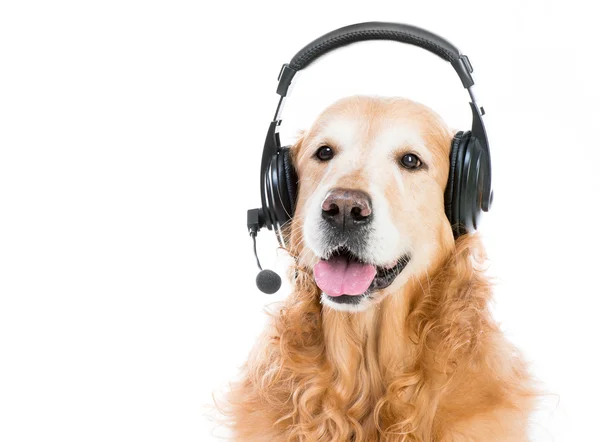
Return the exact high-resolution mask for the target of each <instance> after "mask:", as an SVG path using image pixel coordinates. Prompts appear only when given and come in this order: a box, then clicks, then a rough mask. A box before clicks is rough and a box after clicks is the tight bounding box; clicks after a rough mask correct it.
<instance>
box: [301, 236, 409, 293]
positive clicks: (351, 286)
mask: <svg viewBox="0 0 600 442" xmlns="http://www.w3.org/2000/svg"><path fill="white" fill-rule="evenodd" d="M409 261H410V256H409V255H407V254H405V255H403V256H402V257H400V258H399V259H398V260H397V261H396V262H395V263H394V264H391V265H388V266H377V265H375V264H371V263H368V262H365V261H363V260H361V259H360V258H359V257H358V256H356V255H355V254H354V253H352V251H350V250H348V249H347V248H345V247H340V248H337V249H335V250H334V251H333V252H332V253H330V254H329V256H328V257H327V258H321V259H320V260H319V262H318V263H317V264H316V265H315V267H314V269H313V274H314V277H315V282H316V283H317V285H318V286H319V288H320V289H321V290H322V291H323V294H324V295H326V296H327V297H328V299H329V300H331V301H333V302H337V303H340V304H358V303H359V302H361V301H362V299H363V298H364V297H369V296H370V295H371V294H372V293H373V292H374V291H376V290H381V289H384V288H386V287H388V286H389V285H390V284H392V282H394V280H395V279H396V277H397V276H398V275H399V274H400V273H401V272H402V270H404V268H405V267H406V265H407V264H408V262H409Z"/></svg>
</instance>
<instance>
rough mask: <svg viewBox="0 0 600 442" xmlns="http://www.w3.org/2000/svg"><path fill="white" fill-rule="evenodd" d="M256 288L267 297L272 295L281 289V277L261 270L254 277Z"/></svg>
mask: <svg viewBox="0 0 600 442" xmlns="http://www.w3.org/2000/svg"><path fill="white" fill-rule="evenodd" d="M256 287H258V289H259V290H260V291H261V292H263V293H266V294H267V295H272V294H273V293H275V292H276V291H277V290H279V288H280V287H281V277H280V276H279V275H278V274H277V273H275V272H274V271H273V270H261V271H260V272H258V275H256Z"/></svg>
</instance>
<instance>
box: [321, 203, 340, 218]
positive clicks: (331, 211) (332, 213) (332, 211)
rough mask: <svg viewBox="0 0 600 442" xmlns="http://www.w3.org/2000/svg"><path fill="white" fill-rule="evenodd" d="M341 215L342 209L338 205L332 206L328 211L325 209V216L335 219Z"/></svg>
mask: <svg viewBox="0 0 600 442" xmlns="http://www.w3.org/2000/svg"><path fill="white" fill-rule="evenodd" d="M339 213H340V208H339V207H338V206H337V204H330V205H329V208H328V209H327V210H325V209H323V215H324V216H329V217H334V216H336V215H338V214H339Z"/></svg>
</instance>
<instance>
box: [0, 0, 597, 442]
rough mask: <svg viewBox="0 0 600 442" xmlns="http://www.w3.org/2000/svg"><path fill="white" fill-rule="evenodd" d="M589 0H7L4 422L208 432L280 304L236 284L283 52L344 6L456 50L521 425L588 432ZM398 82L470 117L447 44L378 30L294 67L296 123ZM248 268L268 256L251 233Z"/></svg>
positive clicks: (592, 133) (591, 294)
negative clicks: (529, 394)
mask: <svg viewBox="0 0 600 442" xmlns="http://www.w3.org/2000/svg"><path fill="white" fill-rule="evenodd" d="M593 4H594V2H591V1H588V2H584V1H579V2H578V1H569V2H558V1H533V0H520V1H501V2H500V1H497V2H482V1H452V2H450V1H439V2H426V1H423V2H421V1H420V2H416V1H410V2H408V1H390V2H377V1H374V0H371V1H368V2H358V3H356V4H354V3H353V2H348V1H346V2H328V1H324V0H322V1H318V2H310V1H306V0H305V1H302V2H295V3H292V2H283V1H273V2H257V1H248V2H242V1H240V2H237V3H234V2H201V1H189V2H180V1H168V2H167V1H163V2H158V1H138V2H135V1H102V2H76V1H72V2H65V1H61V2H41V1H40V2H28V1H18V2H17V1H13V2H11V1H4V2H2V4H1V6H0V440H2V441H3V442H13V441H55V440H56V441H62V442H65V441H106V440H111V441H134V440H139V441H142V440H143V441H209V440H213V437H212V436H210V435H211V433H214V434H221V433H222V431H220V430H213V429H214V427H215V424H214V423H213V422H211V421H210V420H208V418H207V417H206V416H207V414H210V407H207V406H208V405H210V404H211V403H212V397H211V395H212V393H213V392H216V393H217V394H218V393H219V392H220V391H223V389H224V388H226V385H227V382H228V381H229V380H230V379H233V378H234V377H235V375H236V373H237V372H238V368H239V366H240V365H241V364H242V363H243V361H244V359H245V357H246V355H247V353H248V351H249V350H250V348H251V347H252V345H253V342H254V341H255V339H256V337H257V335H258V334H259V332H260V331H261V330H262V328H263V325H264V323H265V314H264V313H263V310H264V308H265V306H266V305H268V304H269V303H271V302H272V301H277V300H281V299H284V297H285V295H286V293H285V289H284V290H282V291H281V292H280V293H279V294H277V295H275V296H272V297H267V296H266V295H263V294H261V293H259V292H258V290H257V289H256V288H255V286H254V276H255V274H256V269H255V264H254V257H253V255H252V252H251V241H250V239H249V237H248V235H247V232H246V227H245V222H246V220H245V216H246V209H248V208H252V207H255V206H256V205H257V204H258V202H259V186H258V178H259V162H260V155H261V152H262V143H263V140H264V136H265V133H266V129H267V126H268V123H269V121H270V118H271V117H272V115H273V112H274V109H275V104H276V100H277V96H276V95H275V87H276V77H277V74H278V72H279V68H280V65H281V64H282V63H283V62H286V61H288V60H289V59H290V58H291V57H292V55H293V54H294V53H295V52H296V51H297V50H299V49H300V48H301V47H302V46H304V45H305V44H306V43H308V42H309V41H311V40H312V39H314V38H316V37H318V36H320V35H321V34H323V33H326V32H328V31H330V30H333V29H335V28H337V27H340V26H343V25H347V24H351V23H354V22H359V21H369V20H383V21H400V22H405V23H411V24H414V25H418V26H422V27H425V28H427V29H430V30H432V31H434V32H436V33H439V34H440V35H442V36H444V37H446V38H448V39H449V40H450V41H452V42H453V43H455V44H456V45H457V46H458V47H459V48H461V49H462V50H463V52H465V53H467V54H468V55H469V56H470V58H471V61H472V63H473V65H474V67H475V73H474V76H475V80H476V83H477V94H478V98H479V101H480V102H481V104H483V105H484V106H485V108H486V110H487V112H488V115H487V119H486V125H487V128H488V133H489V136H490V139H491V147H492V150H493V163H494V183H495V190H496V193H495V195H496V199H495V206H494V208H493V211H492V212H491V213H490V214H489V215H488V216H487V217H486V218H485V224H484V226H483V229H482V233H483V235H484V240H485V243H486V245H487V249H488V252H489V256H490V259H491V263H492V264H491V269H490V271H491V273H492V274H493V275H494V276H495V277H496V278H497V282H498V285H497V288H496V303H495V307H494V311H495V314H496V317H497V318H498V320H500V321H501V323H502V327H503V329H504V330H505V331H506V334H507V335H508V336H509V337H510V339H511V340H512V341H513V342H514V343H515V344H516V345H518V346H519V348H521V349H522V350H523V351H524V353H525V355H526V357H527V359H528V360H529V361H531V367H532V370H533V372H534V373H535V375H536V376H537V377H538V378H539V379H540V380H541V381H543V382H544V386H545V388H546V390H547V391H548V392H550V393H552V395H551V396H548V397H547V399H546V400H545V401H544V403H543V406H542V408H541V411H540V412H539V413H538V415H536V417H535V419H534V422H533V424H532V437H533V439H534V440H536V441H575V440H580V441H592V440H600V437H599V436H598V433H597V430H596V428H597V420H598V411H599V410H600V406H599V405H598V402H599V400H598V398H599V395H600V381H599V377H600V374H599V371H598V365H597V362H598V358H597V352H598V349H599V347H600V346H599V344H598V339H599V337H600V336H599V335H600V334H599V332H598V327H599V322H600V321H599V319H598V316H599V312H598V306H599V302H598V296H599V295H600V290H599V288H598V272H599V269H598V264H599V262H600V259H599V258H598V250H599V248H600V234H599V229H598V225H599V221H598V216H597V214H598V201H599V198H598V191H599V190H600V178H599V175H600V173H599V172H598V165H599V162H600V154H599V147H600V146H599V144H600V143H599V142H598V127H599V123H598V122H599V121H600V88H599V87H598V79H599V78H600V69H599V66H598V62H597V54H598V48H597V44H598V43H600V33H599V32H598V26H597V17H598V13H597V12H594V11H593V10H592V5H593ZM356 93H363V94H378V95H401V96H406V97H409V98H412V99H415V100H418V101H421V102H423V103H425V104H427V105H429V106H430V107H432V108H434V109H435V110H437V111H438V112H439V113H441V114H442V116H443V117H444V118H445V119H446V120H447V121H448V122H449V123H450V124H451V125H452V126H453V127H455V128H462V129H468V128H469V124H470V116H469V108H468V104H467V95H466V92H465V91H464V90H463V89H462V87H461V85H460V82H459V80H458V78H457V77H456V76H455V74H454V72H453V70H452V69H451V68H450V66H449V65H447V64H446V63H445V62H443V61H441V60H438V59H437V58H436V57H435V56H433V55H430V54H428V53H426V52H424V51H422V50H419V49H415V48H412V47H407V46H405V45H399V44H393V43H386V42H376V43H364V44H359V45H355V46H354V47H352V48H349V49H344V50H341V51H338V52H336V53H335V54H332V55H330V56H328V57H326V58H325V59H323V60H322V61H321V62H319V63H317V64H315V65H314V66H312V67H311V68H310V69H308V70H306V71H305V72H303V73H302V74H299V75H298V76H297V82H296V84H295V86H294V89H293V91H292V93H291V97H290V99H289V100H288V105H287V107H286V112H285V113H284V117H285V118H284V127H283V136H284V140H293V138H294V136H295V134H296V132H297V130H298V129H301V128H306V127H307V126H308V124H310V122H311V121H312V120H313V118H314V117H315V116H316V114H317V113H318V112H319V111H320V110H322V108H323V107H325V106H326V105H328V104H329V103H331V102H332V101H333V100H335V99H337V98H339V97H342V96H346V95H351V94H356ZM259 251H260V253H261V257H262V259H263V263H264V264H265V265H266V266H267V267H271V268H273V267H274V268H276V269H279V270H282V269H283V268H284V267H285V262H286V259H285V256H283V255H282V254H281V253H279V254H278V253H277V251H276V242H275V238H274V237H273V235H272V234H271V233H270V232H261V234H260V235H259Z"/></svg>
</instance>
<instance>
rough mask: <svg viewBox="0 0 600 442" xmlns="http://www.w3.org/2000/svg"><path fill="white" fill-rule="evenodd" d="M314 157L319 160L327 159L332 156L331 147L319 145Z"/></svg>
mask: <svg viewBox="0 0 600 442" xmlns="http://www.w3.org/2000/svg"><path fill="white" fill-rule="evenodd" d="M315 157H316V158H317V159H319V160H321V161H329V160H330V159H332V158H333V149H332V148H331V147H329V146H321V147H319V148H318V149H317V151H316V152H315Z"/></svg>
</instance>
